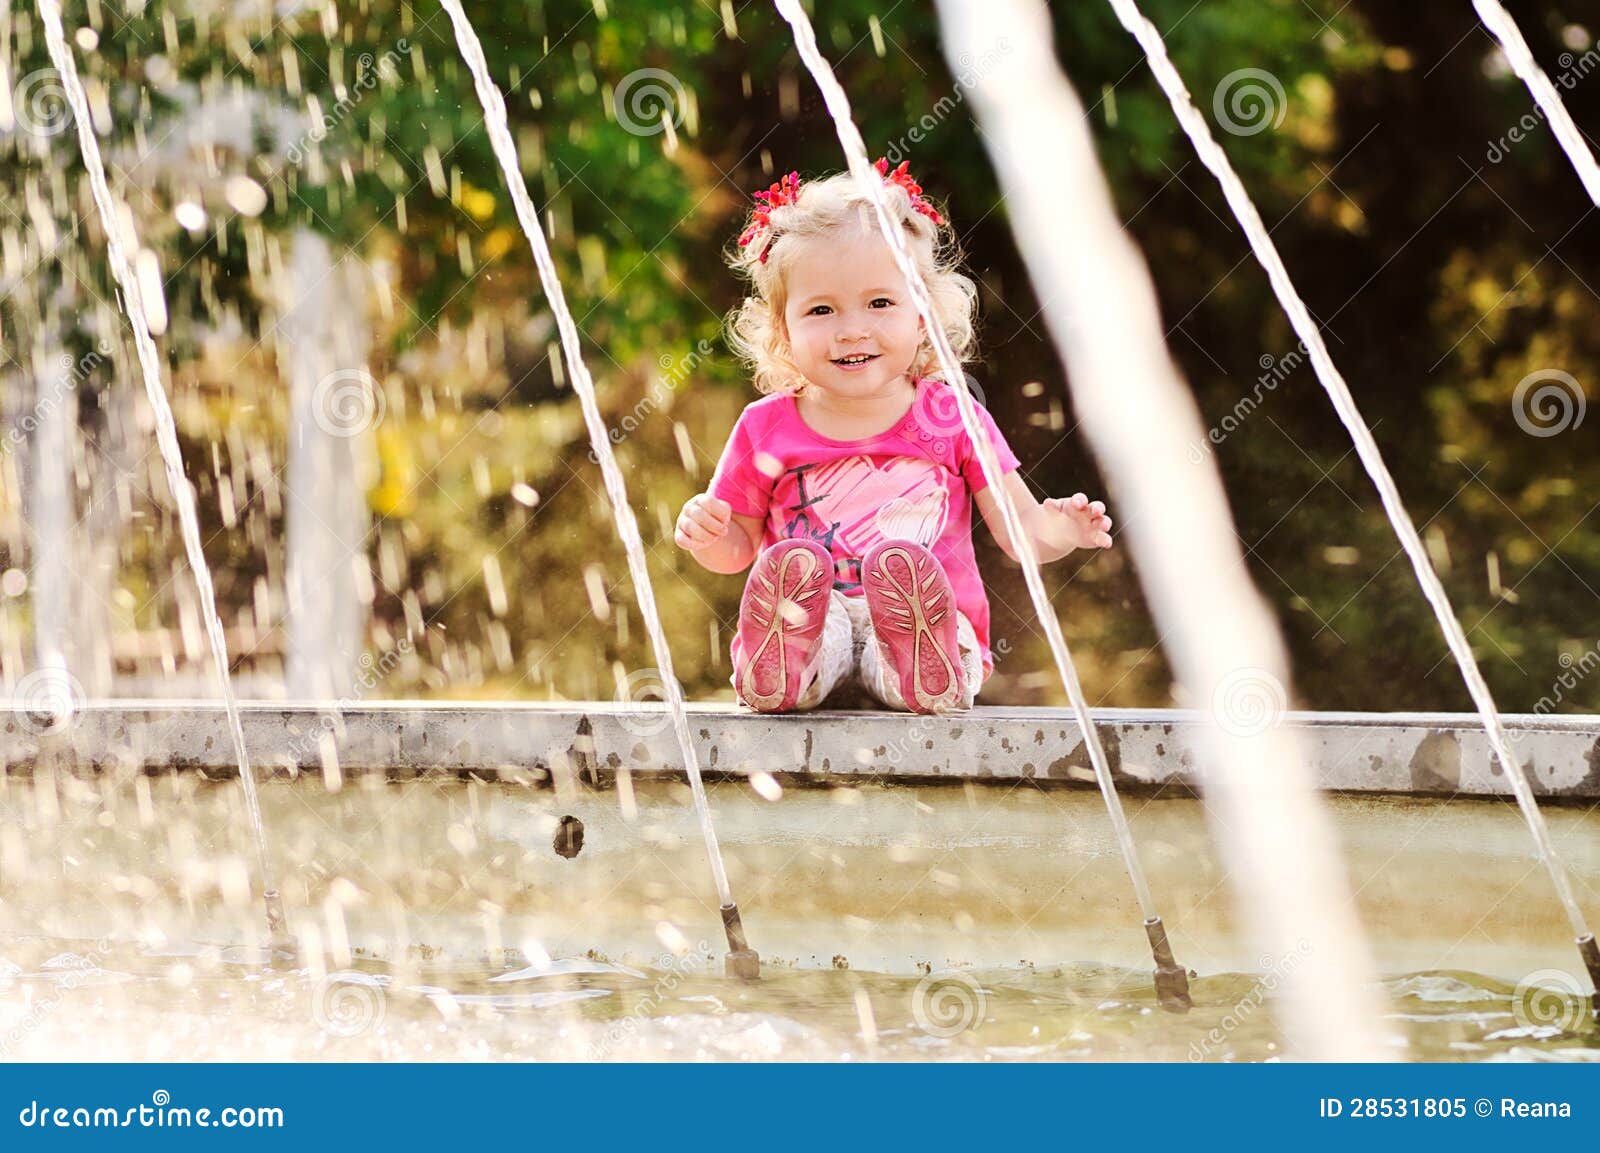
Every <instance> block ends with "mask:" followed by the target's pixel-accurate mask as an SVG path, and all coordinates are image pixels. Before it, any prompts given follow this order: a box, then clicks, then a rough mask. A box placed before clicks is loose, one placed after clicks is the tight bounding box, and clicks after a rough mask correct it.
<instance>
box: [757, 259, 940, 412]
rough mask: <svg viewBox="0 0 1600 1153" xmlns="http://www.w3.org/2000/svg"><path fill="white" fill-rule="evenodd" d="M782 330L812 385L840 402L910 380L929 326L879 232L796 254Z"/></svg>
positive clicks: (791, 263) (788, 278) (789, 273)
mask: <svg viewBox="0 0 1600 1153" xmlns="http://www.w3.org/2000/svg"><path fill="white" fill-rule="evenodd" d="M784 287H785V289H786V291H787V294H788V299H787V301H786V302H785V304H784V310H783V323H784V325H785V328H786V330H787V332H788V334H789V346H790V350H791V353H792V356H793V359H794V363H795V364H796V365H797V366H798V367H799V369H800V371H801V373H803V374H804V375H805V378H806V381H807V382H808V383H809V384H811V385H814V386H816V387H817V388H820V389H822V390H824V391H826V392H830V393H834V394H837V395H839V396H841V397H868V396H876V395H880V394H882V393H883V392H885V391H888V390H891V389H893V388H894V386H895V385H896V384H897V382H899V381H902V380H904V379H905V377H906V375H907V374H908V373H909V372H910V370H911V364H912V362H913V361H914V360H915V359H916V355H917V349H918V347H919V346H920V345H921V343H922V320H921V318H920V317H918V316H917V310H916V308H915V307H914V306H913V305H912V303H911V297H910V294H909V293H908V292H907V291H906V282H905V277H903V276H901V275H900V269H899V266H898V265H896V264H895V262H894V257H893V256H891V255H890V253H889V246H888V245H887V244H885V243H884V241H883V238H882V237H881V236H879V235H877V233H875V232H873V233H867V232H865V231H864V230H858V229H846V230H842V231H840V232H838V233H835V234H832V235H828V236H819V237H815V238H813V239H811V240H808V241H806V242H805V243H804V244H803V245H802V246H801V247H800V248H799V249H798V251H795V252H792V253H790V254H789V260H788V269H787V276H786V279H785V284H784Z"/></svg>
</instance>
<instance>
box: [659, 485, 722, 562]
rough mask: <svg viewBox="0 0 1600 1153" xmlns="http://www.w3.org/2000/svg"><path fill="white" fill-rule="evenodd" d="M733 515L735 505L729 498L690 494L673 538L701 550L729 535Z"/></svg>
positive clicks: (706, 493) (688, 547)
mask: <svg viewBox="0 0 1600 1153" xmlns="http://www.w3.org/2000/svg"><path fill="white" fill-rule="evenodd" d="M732 518H733V508H732V506H730V505H729V504H728V502H727V501H725V500H718V499H717V498H716V497H714V496H712V495H711V494H710V493H708V492H703V493H701V494H700V495H699V496H692V497H690V498H689V503H688V504H686V505H684V506H683V511H682V512H680V513H679V514H678V527H677V529H676V531H675V532H674V533H673V536H672V539H673V540H674V541H675V542H676V543H677V546H678V547H679V548H682V549H688V550H689V551H690V552H699V551H700V550H701V549H703V548H710V547H711V546H712V545H714V544H716V543H717V542H718V541H719V540H721V539H722V538H723V537H725V536H727V535H728V528H729V526H730V525H731V524H732Z"/></svg>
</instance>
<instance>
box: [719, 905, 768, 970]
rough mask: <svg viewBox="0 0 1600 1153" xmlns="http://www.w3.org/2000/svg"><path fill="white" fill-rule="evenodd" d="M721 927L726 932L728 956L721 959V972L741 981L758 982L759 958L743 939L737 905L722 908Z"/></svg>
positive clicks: (742, 929)
mask: <svg viewBox="0 0 1600 1153" xmlns="http://www.w3.org/2000/svg"><path fill="white" fill-rule="evenodd" d="M722 927H723V928H724V929H726V930H727V931H728V954H727V956H726V957H724V958H723V964H722V970H723V972H724V973H725V974H726V975H727V976H729V977H737V978H739V980H741V981H756V980H760V978H761V958H760V956H759V955H758V954H757V953H756V951H755V950H754V949H752V948H751V947H750V944H749V942H747V941H746V940H745V939H744V925H743V923H742V922H741V921H740V920H739V906H738V905H735V904H727V905H724V906H722Z"/></svg>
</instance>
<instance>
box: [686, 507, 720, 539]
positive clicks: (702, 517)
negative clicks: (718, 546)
mask: <svg viewBox="0 0 1600 1153" xmlns="http://www.w3.org/2000/svg"><path fill="white" fill-rule="evenodd" d="M693 518H694V524H695V527H696V528H698V529H699V530H700V531H701V532H703V533H705V534H706V535H707V536H708V537H709V538H710V539H712V540H715V539H716V538H717V537H719V536H721V535H722V534H723V533H725V532H727V531H728V522H727V521H725V520H717V519H716V518H715V517H713V516H710V515H708V514H707V513H706V511H705V510H704V509H698V508H697V509H695V510H694V514H693Z"/></svg>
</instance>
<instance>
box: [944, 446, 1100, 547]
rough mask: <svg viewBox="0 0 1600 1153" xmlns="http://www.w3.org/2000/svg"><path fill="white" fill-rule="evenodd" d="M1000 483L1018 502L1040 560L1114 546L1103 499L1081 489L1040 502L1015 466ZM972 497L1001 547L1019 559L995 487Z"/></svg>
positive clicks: (1013, 499)
mask: <svg viewBox="0 0 1600 1153" xmlns="http://www.w3.org/2000/svg"><path fill="white" fill-rule="evenodd" d="M1001 483H1002V484H1004V485H1005V486H1006V491H1007V492H1008V493H1010V494H1011V500H1012V502H1013V503H1015V504H1016V506H1017V514H1018V516H1019V517H1020V518H1021V520H1022V527H1023V528H1024V529H1025V530H1026V531H1027V533H1028V536H1029V538H1030V539H1031V540H1032V541H1033V551H1034V553H1035V554H1036V555H1037V556H1038V558H1039V563H1040V564H1049V563H1050V562H1051V561H1057V560H1060V559H1061V558H1062V557H1064V556H1066V555H1067V554H1068V553H1069V552H1072V551H1073V550H1074V549H1080V548H1110V547H1111V518H1110V517H1109V516H1107V515H1106V506H1105V505H1104V504H1102V503H1101V502H1100V501H1097V500H1090V499H1089V498H1088V497H1086V496H1084V495H1083V493H1081V492H1080V493H1077V494H1076V495H1074V496H1068V497H1051V498H1050V499H1048V500H1046V501H1045V502H1044V503H1043V504H1040V503H1039V501H1038V500H1036V499H1035V498H1034V495H1033V493H1032V491H1030V490H1029V488H1028V482H1027V481H1025V480H1023V479H1022V474H1021V473H1019V472H1017V471H1016V470H1015V469H1013V470H1012V471H1010V472H1008V473H1006V474H1005V476H1004V478H1002V481H1001ZM972 499H973V500H974V501H975V502H976V503H977V505H978V511H979V512H981V513H982V514H983V523H984V524H986V525H988V526H989V531H990V532H991V533H993V534H994V539H995V540H996V542H998V543H999V545H1000V551H1001V552H1003V553H1005V554H1006V556H1008V557H1010V558H1011V559H1012V560H1016V559H1017V550H1016V549H1015V547H1013V545H1012V543H1011V536H1010V534H1009V533H1007V532H1006V526H1005V521H1004V520H1003V519H1002V518H1001V516H1000V500H999V498H998V497H996V496H995V495H994V490H993V489H992V488H985V489H980V490H979V491H978V492H977V493H975V494H974V495H973V498H972Z"/></svg>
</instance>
